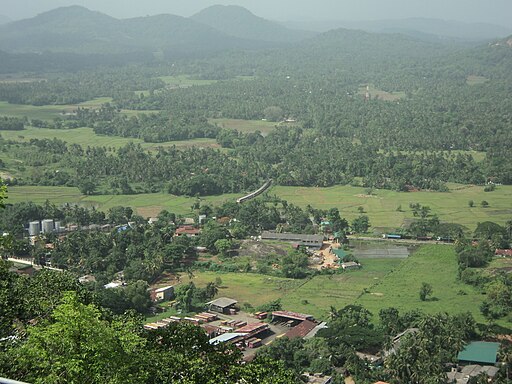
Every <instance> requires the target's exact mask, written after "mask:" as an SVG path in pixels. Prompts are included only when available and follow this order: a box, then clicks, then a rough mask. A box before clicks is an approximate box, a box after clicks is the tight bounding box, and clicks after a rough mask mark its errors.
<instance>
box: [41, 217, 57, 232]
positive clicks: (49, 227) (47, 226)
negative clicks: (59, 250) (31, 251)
mask: <svg viewBox="0 0 512 384" xmlns="http://www.w3.org/2000/svg"><path fill="white" fill-rule="evenodd" d="M42 227H43V233H52V232H53V228H54V226H53V220H52V219H45V220H43V221H42Z"/></svg>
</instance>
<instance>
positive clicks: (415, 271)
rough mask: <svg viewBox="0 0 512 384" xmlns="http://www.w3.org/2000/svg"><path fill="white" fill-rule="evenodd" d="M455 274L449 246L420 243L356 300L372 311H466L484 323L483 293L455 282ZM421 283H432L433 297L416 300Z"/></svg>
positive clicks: (452, 249)
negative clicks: (417, 247)
mask: <svg viewBox="0 0 512 384" xmlns="http://www.w3.org/2000/svg"><path fill="white" fill-rule="evenodd" d="M456 276H457V260H456V255H455V250H454V248H453V247H452V246H446V245H427V246H422V247H420V248H419V250H418V251H416V252H415V253H414V254H413V255H412V256H410V257H409V258H408V259H406V260H405V261H404V262H403V263H402V264H400V266H399V267H398V268H396V269H395V270H394V271H392V272H391V273H389V274H388V275H387V276H386V277H384V278H383V279H382V280H379V281H376V283H375V284H374V285H373V286H372V287H371V288H369V292H368V293H365V294H363V295H362V296H361V297H360V298H358V299H357V300H356V301H355V302H356V303H357V304H361V305H363V306H364V307H365V308H367V309H369V310H370V311H371V312H373V313H375V314H377V313H378V311H379V309H381V308H386V307H395V308H397V309H399V310H400V311H409V310H413V309H419V310H421V311H423V312H426V313H436V312H448V313H460V312H467V311H469V312H471V313H472V314H473V316H474V317H475V319H476V320H477V321H479V322H485V319H484V317H483V316H482V315H481V314H480V309H479V308H480V304H481V303H482V302H483V300H484V298H485V296H484V295H482V294H481V293H479V292H477V291H476V290H475V289H474V288H472V287H471V286H469V285H466V284H463V283H461V282H459V281H457V279H456ZM422 282H426V283H429V284H431V285H432V288H433V295H432V296H433V298H434V299H433V300H428V301H421V300H420V299H419V290H420V286H421V284H422ZM462 293H464V294H462Z"/></svg>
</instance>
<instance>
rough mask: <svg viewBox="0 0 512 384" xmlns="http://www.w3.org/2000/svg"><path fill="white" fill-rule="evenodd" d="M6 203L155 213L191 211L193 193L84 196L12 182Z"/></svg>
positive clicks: (64, 189) (230, 196)
mask: <svg viewBox="0 0 512 384" xmlns="http://www.w3.org/2000/svg"><path fill="white" fill-rule="evenodd" d="M7 196H8V199H7V201H6V203H17V202H22V201H33V202H35V203H38V204H42V203H44V202H45V201H46V200H47V199H48V200H50V201H51V202H53V203H55V204H65V203H78V204H83V205H84V206H88V207H92V206H94V207H96V208H97V209H100V210H102V211H107V210H108V209H110V208H112V207H115V206H119V205H122V206H130V207H133V208H135V209H136V210H137V212H138V213H139V214H140V215H142V216H144V217H150V216H155V215H157V214H158V213H159V212H160V211H161V210H163V209H167V210H168V211H170V212H174V213H176V214H179V215H186V214H191V206H192V204H193V203H194V202H195V197H184V196H174V195H169V194H164V193H146V194H140V195H93V196H85V195H82V194H81V193H80V191H79V190H78V188H75V187H42V186H13V187H9V188H8V191H7ZM238 197H240V195H235V194H226V195H219V196H208V197H204V198H203V201H204V202H209V203H211V204H221V203H222V202H223V201H227V200H235V199H237V198H238Z"/></svg>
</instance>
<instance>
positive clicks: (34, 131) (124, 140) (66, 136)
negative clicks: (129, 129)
mask: <svg viewBox="0 0 512 384" xmlns="http://www.w3.org/2000/svg"><path fill="white" fill-rule="evenodd" d="M0 136H1V137H2V138H4V139H6V140H14V141H20V142H28V141H30V139H53V138H57V139H60V140H63V141H66V142H67V143H69V144H79V145H81V146H83V147H87V146H91V147H93V146H100V147H115V148H120V147H123V146H125V145H126V144H128V143H130V142H132V143H135V144H141V145H142V147H143V148H146V149H148V150H155V149H156V148H158V147H171V146H173V145H175V146H176V147H187V148H188V147H213V148H218V147H220V146H219V145H218V144H217V141H216V140H215V139H192V140H183V141H168V142H165V143H146V142H144V141H143V140H142V139H135V138H130V137H119V136H105V135H97V134H95V133H94V131H93V130H92V128H75V129H47V128H33V127H28V128H26V129H24V130H23V131H1V132H0Z"/></svg>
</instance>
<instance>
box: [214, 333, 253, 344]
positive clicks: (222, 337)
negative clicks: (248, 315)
mask: <svg viewBox="0 0 512 384" xmlns="http://www.w3.org/2000/svg"><path fill="white" fill-rule="evenodd" d="M245 335H246V334H245V333H239V332H234V333H224V334H222V335H220V336H217V337H214V338H213V339H211V340H210V341H209V343H210V344H213V345H215V344H218V343H226V342H228V341H231V340H233V339H236V338H237V337H242V336H245Z"/></svg>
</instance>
